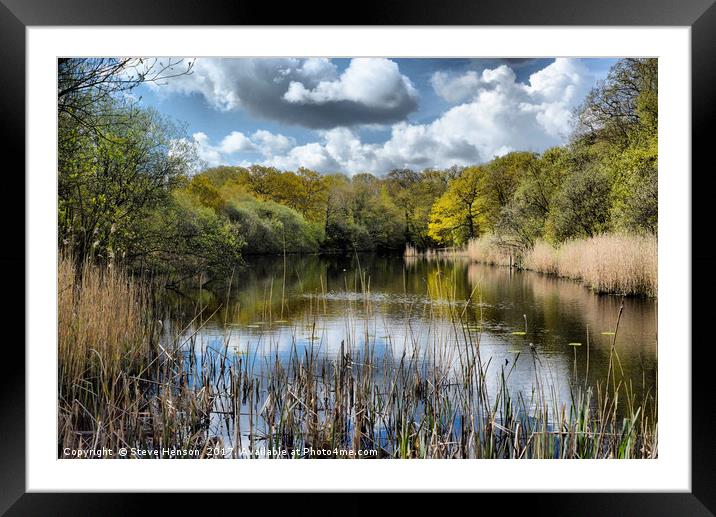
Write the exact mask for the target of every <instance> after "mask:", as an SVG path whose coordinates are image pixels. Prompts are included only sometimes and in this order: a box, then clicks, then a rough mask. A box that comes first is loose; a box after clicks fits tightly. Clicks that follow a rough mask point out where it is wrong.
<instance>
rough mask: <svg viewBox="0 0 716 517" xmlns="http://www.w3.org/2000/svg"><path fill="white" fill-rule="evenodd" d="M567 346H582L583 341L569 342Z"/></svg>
mask: <svg viewBox="0 0 716 517" xmlns="http://www.w3.org/2000/svg"><path fill="white" fill-rule="evenodd" d="M567 346H582V343H567Z"/></svg>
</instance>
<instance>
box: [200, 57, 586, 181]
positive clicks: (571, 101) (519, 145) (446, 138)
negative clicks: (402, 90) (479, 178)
mask: <svg viewBox="0 0 716 517" xmlns="http://www.w3.org/2000/svg"><path fill="white" fill-rule="evenodd" d="M354 61H355V60H354ZM311 66H318V64H315V65H311ZM353 66H356V67H357V69H359V70H358V72H355V73H357V74H358V76H360V77H362V79H360V80H356V79H355V78H353V77H350V76H349V77H348V78H346V75H349V74H348V71H349V70H350V68H351V67H353ZM364 66H366V69H365V70H360V69H362V68H363V67H364ZM383 66H388V68H392V67H391V66H390V65H385V63H383V64H380V63H375V62H373V63H370V64H369V65H364V64H356V63H352V64H351V67H349V68H348V69H347V70H346V71H345V72H344V73H343V74H341V75H340V76H335V77H334V78H333V79H331V80H329V81H326V82H324V83H321V82H320V81H319V82H316V83H314V85H313V86H312V87H311V88H310V89H309V88H308V87H302V88H303V89H300V90H299V89H298V87H295V91H294V93H292V94H291V95H295V97H292V102H295V103H299V102H300V103H308V104H317V105H321V104H322V103H329V102H336V101H337V99H344V98H348V97H349V96H351V98H352V99H360V102H361V103H363V104H364V105H367V104H368V103H369V102H379V101H380V99H383V101H381V102H388V100H386V99H387V98H388V97H389V96H388V97H386V95H387V93H385V92H388V91H394V88H392V87H390V86H380V85H377V86H376V91H375V92H372V93H371V92H367V91H361V89H360V88H359V85H361V84H362V85H363V87H365V86H366V84H365V81H370V78H371V77H374V76H373V75H371V73H372V72H370V71H371V70H374V68H373V67H377V68H380V67H383ZM377 68H376V69H377ZM352 73H354V72H351V74H352ZM362 74H365V75H362ZM375 77H377V75H376V76H375ZM396 80H397V79H396ZM354 81H356V82H355V84H354ZM594 81H595V78H594V77H593V76H591V75H590V73H589V71H588V69H587V68H586V66H585V65H584V64H583V63H582V62H580V61H579V60H575V59H557V60H555V61H554V62H553V63H552V64H550V65H548V66H546V67H545V68H543V69H542V70H540V71H538V72H536V73H534V74H532V75H531V76H530V77H529V80H528V82H527V83H522V82H519V81H517V79H516V76H515V74H514V72H513V71H512V69H511V68H510V67H508V66H506V65H501V66H498V67H496V68H493V69H486V70H483V71H482V72H481V73H479V74H478V73H477V72H474V71H470V72H466V73H465V74H463V75H460V76H449V75H446V74H444V73H442V72H439V73H436V74H435V75H433V78H432V85H433V87H434V88H435V90H436V92H437V93H438V94H439V95H441V96H442V97H443V98H445V99H447V100H450V99H452V101H451V102H454V103H456V104H455V105H453V106H452V107H450V108H449V109H448V110H447V111H445V112H444V113H442V115H440V116H439V117H438V118H436V119H435V120H433V121H432V122H429V123H425V124H417V123H408V122H406V121H400V122H397V123H394V124H393V125H392V126H391V130H390V135H389V137H388V138H387V139H386V140H385V141H384V142H379V143H366V142H363V141H361V139H360V136H359V133H358V132H357V131H356V130H355V129H352V128H349V127H336V128H331V129H325V130H319V131H318V132H317V133H316V134H317V138H316V140H315V141H312V142H309V143H304V144H301V145H297V144H296V142H295V141H294V140H292V139H290V138H288V137H285V136H283V135H278V134H273V133H270V132H268V131H263V130H261V131H257V132H256V133H254V134H253V135H252V136H251V137H250V138H249V141H250V142H249V143H250V145H251V146H253V148H254V149H256V150H257V151H258V152H260V153H261V155H262V156H263V161H261V163H264V164H267V165H273V166H275V167H278V168H281V169H287V170H295V169H297V168H298V167H308V168H311V169H315V170H318V171H321V172H338V171H340V172H346V173H349V174H353V173H357V172H373V173H378V174H380V173H384V172H386V171H388V170H390V169H393V168H402V167H409V168H413V169H418V170H419V169H423V168H427V167H449V166H452V165H471V164H479V163H482V162H485V161H488V160H491V159H492V158H494V157H495V156H501V155H504V154H506V153H508V152H510V151H515V150H525V151H534V152H541V151H543V150H544V149H546V148H548V147H550V146H554V145H559V144H561V143H564V141H565V138H566V136H567V134H568V132H569V130H570V122H571V116H572V115H571V113H572V110H573V108H574V107H575V106H576V105H577V104H578V103H579V102H581V99H583V97H584V95H585V94H586V92H587V91H588V89H589V88H590V87H592V86H593V84H594ZM388 82H390V81H388ZM321 84H323V86H321ZM369 89H370V88H368V90H369ZM406 91H407V90H406ZM370 95H373V98H372V100H370V101H369V100H368V96H370ZM361 96H362V97H361ZM458 99H460V101H458ZM356 102H357V101H356ZM458 102H459V103H458ZM231 135H235V133H232V134H231ZM231 135H229V136H231ZM242 136H243V135H242ZM227 138H229V137H227ZM234 138H235V139H236V141H237V144H238V143H239V142H241V143H242V144H241V145H248V144H244V143H243V140H242V139H241V138H239V137H237V136H235V137H234ZM194 140H195V141H196V142H197V143H198V145H200V146H201V147H202V153H203V154H204V155H205V156H209V157H211V158H217V157H216V156H215V155H214V154H213V152H214V151H215V150H216V148H213V147H212V146H211V144H210V143H209V142H208V139H207V138H206V135H203V137H201V138H197V135H194ZM225 140H226V139H225ZM232 141H233V140H232ZM223 147H224V144H223V142H222V145H221V146H218V151H219V154H221V152H222V148H223ZM219 158H223V159H224V160H225V161H228V160H230V157H227V156H224V157H221V156H219ZM207 161H208V160H207Z"/></svg>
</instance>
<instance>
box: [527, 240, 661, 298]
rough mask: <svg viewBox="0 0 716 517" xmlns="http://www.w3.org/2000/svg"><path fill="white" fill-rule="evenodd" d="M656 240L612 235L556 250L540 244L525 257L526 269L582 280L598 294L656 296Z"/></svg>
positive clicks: (567, 245)
mask: <svg viewBox="0 0 716 517" xmlns="http://www.w3.org/2000/svg"><path fill="white" fill-rule="evenodd" d="M657 260H658V253H657V242H656V237H655V236H652V235H649V236H646V235H626V234H610V235H599V236H596V237H592V238H589V239H579V240H572V241H568V242H566V243H564V244H562V245H561V246H560V247H558V248H554V247H552V246H550V245H548V244H546V243H543V242H538V243H537V244H536V245H535V246H534V248H532V250H531V251H529V252H528V253H527V254H526V255H525V256H524V258H523V265H524V267H525V268H526V269H531V270H534V271H539V272H542V273H550V274H554V275H557V276H562V277H566V278H574V279H578V280H581V281H582V282H584V284H585V285H587V286H588V287H590V288H591V289H593V290H594V291H595V292H598V293H615V294H624V295H644V296H656V294H657V289H658V267H657Z"/></svg>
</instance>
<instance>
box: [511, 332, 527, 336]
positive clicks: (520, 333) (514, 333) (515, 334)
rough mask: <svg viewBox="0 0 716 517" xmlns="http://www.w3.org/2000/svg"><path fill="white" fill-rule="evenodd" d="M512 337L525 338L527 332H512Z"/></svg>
mask: <svg viewBox="0 0 716 517" xmlns="http://www.w3.org/2000/svg"><path fill="white" fill-rule="evenodd" d="M512 335H513V336H526V335H527V332H513V333H512Z"/></svg>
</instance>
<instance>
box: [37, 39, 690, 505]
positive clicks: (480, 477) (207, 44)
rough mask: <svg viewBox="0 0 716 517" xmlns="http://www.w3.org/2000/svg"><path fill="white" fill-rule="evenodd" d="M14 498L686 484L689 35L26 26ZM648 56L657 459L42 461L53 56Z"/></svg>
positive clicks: (52, 383)
mask: <svg viewBox="0 0 716 517" xmlns="http://www.w3.org/2000/svg"><path fill="white" fill-rule="evenodd" d="M26 36H27V44H28V45H27V58H28V59H27V85H28V88H27V149H26V153H27V209H26V210H27V212H26V217H27V229H28V234H27V257H28V269H27V307H26V309H27V310H26V314H27V321H26V325H27V348H26V354H27V369H26V372H27V378H26V386H27V441H26V443H27V447H28V449H27V480H26V481H27V490H28V491H30V492H35V491H50V490H53V491H56V490H68V491H69V490H72V491H100V490H101V491H121V490H134V491H147V490H164V491H183V490H189V489H193V490H200V491H214V490H413V491H417V490H426V489H434V490H484V491H511V490H528V491H545V490H564V491H577V490H580V491H581V490H587V491H631V490H639V491H662V490H675V491H689V490H690V486H691V475H690V471H691V466H690V455H691V427H690V422H691V415H690V410H691V393H690V378H691V373H690V365H691V338H690V336H691V332H690V329H691V321H690V314H691V309H690V299H691V298H690V269H691V266H690V264H691V256H690V250H691V242H690V235H691V225H690V206H691V205H690V203H691V200H690V177H691V175H690V171H691V161H690V156H691V154H690V149H691V128H690V108H691V90H690V77H691V56H690V29H689V28H681V27H679V28H677V27H673V28H595V27H589V28H514V27H511V28H496V27H490V28H480V27H470V28H465V27H461V28H442V27H441V28H340V29H338V28H311V27H302V28H206V27H202V28H151V27H142V28H69V27H63V28H53V27H42V28H39V27H30V28H28V29H27V33H26ZM327 51H330V56H332V57H351V56H358V55H360V56H390V57H410V56H454V57H458V56H464V57H479V56H484V57H489V56H500V57H525V56H535V57H537V56H601V57H620V56H658V57H659V69H660V74H659V83H660V84H659V87H660V92H659V112H660V113H659V114H660V120H659V142H660V143H659V187H660V188H659V215H660V218H659V242H660V245H659V292H660V296H659V300H660V302H659V307H658V317H659V338H660V343H661V345H660V350H659V365H658V374H659V419H660V420H659V458H658V459H656V460H633V461H613V460H586V461H580V460H570V461H555V460H523V461H509V460H384V461H359V462H349V460H335V461H254V462H245V461H243V462H236V461H180V462H171V463H169V460H159V461H156V460H155V461H148V462H147V461H142V462H140V461H81V460H57V459H56V456H57V446H56V443H57V439H56V434H55V429H56V421H55V415H56V409H55V408H56V404H57V399H56V386H57V382H56V379H57V369H56V359H57V346H56V328H57V325H56V323H57V315H56V311H57V306H56V299H57V298H56V294H57V291H56V262H55V257H56V238H55V235H56V213H57V211H56V202H57V200H56V198H57V191H56V176H55V171H56V142H57V135H56V125H55V120H56V89H55V85H56V57H57V56H87V55H95V56H97V55H108V56H114V55H116V56H120V55H143V56H147V55H149V56H197V55H199V56H200V55H205V56H208V55H210V56H222V55H223V56H242V55H244V56H245V55H262V56H324V55H326V52H327Z"/></svg>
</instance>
